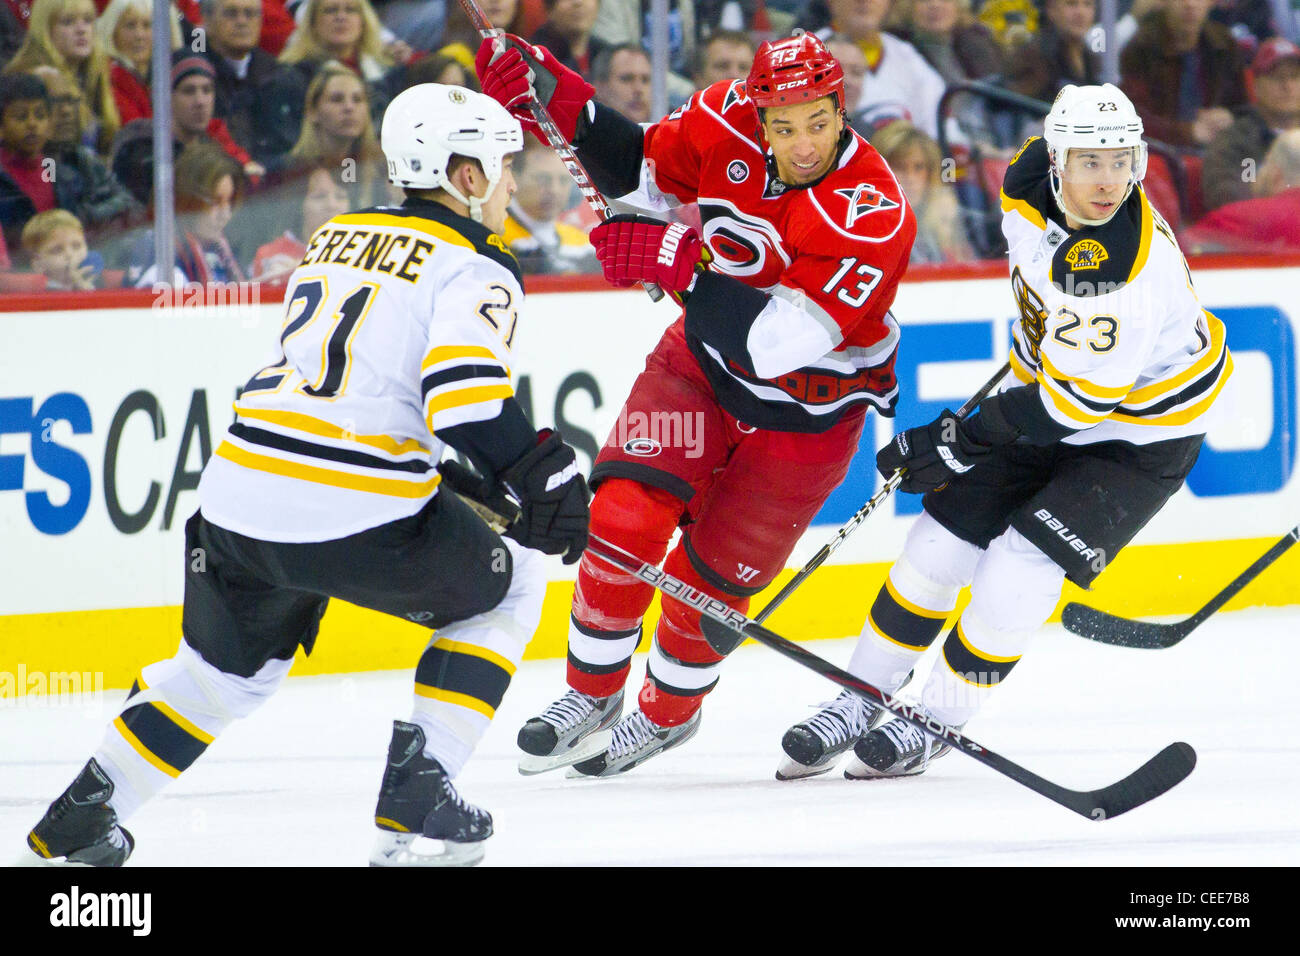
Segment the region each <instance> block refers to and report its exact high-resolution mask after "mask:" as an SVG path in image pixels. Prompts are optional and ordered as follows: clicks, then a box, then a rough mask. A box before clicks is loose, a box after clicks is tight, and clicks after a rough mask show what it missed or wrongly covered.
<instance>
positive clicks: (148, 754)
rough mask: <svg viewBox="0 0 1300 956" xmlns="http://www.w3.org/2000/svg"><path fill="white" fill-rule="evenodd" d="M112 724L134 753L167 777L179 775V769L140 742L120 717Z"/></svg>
mask: <svg viewBox="0 0 1300 956" xmlns="http://www.w3.org/2000/svg"><path fill="white" fill-rule="evenodd" d="M113 726H114V727H116V728H117V732H118V733H119V734H121V735H122V739H123V740H125V741H126V742H127V743H128V744H130V745H131V747H132V748H133V749H134V750H135V752H136V753H138V754H139V755H140V756H141V757H143V758H144V759H145V760H147V761H148V762H149V763H151V764H152V765H153V766H154V767H156V768H158V769H159V770H161V771H162V772H163V773H165V774H167V776H169V777H179V776H180V775H181V772H180V771H179V770H177V769H176V768H175V767H173V766H172V765H171V764H169V763H168V762H167V761H165V760H163V759H162V758H161V757H159V756H157V755H156V754H155V753H154V752H153V751H152V750H150V749H149V748H148V747H146V746H145V745H144V744H142V743H141V742H140V738H139V737H137V736H136V735H135V734H133V733H131V730H130V728H129V727H127V726H126V724H125V723H124V722H123V720H122V718H121V717H118V718H117V719H116V720H114V721H113Z"/></svg>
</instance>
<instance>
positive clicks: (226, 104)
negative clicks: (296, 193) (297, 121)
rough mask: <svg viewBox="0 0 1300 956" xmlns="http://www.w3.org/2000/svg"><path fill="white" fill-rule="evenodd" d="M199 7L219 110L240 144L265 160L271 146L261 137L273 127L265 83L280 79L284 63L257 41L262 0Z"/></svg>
mask: <svg viewBox="0 0 1300 956" xmlns="http://www.w3.org/2000/svg"><path fill="white" fill-rule="evenodd" d="M200 7H201V9H202V10H203V22H204V24H205V25H206V29H207V50H206V51H204V55H205V56H206V57H207V58H208V59H209V60H210V61H212V67H213V69H214V70H215V71H216V115H217V116H218V117H219V118H221V119H223V120H225V122H226V126H227V127H229V129H230V135H231V136H233V137H234V139H235V142H236V143H238V144H239V145H240V146H241V147H243V149H244V150H246V151H247V152H248V153H250V154H252V156H253V157H254V158H255V159H257V160H259V161H264V157H266V156H267V154H268V153H272V152H273V149H272V148H269V147H266V146H265V145H264V144H263V143H262V142H260V141H259V137H261V136H268V135H271V134H274V132H275V131H274V130H273V129H271V128H270V127H269V124H268V123H267V122H266V121H265V119H264V116H265V114H266V112H267V110H266V105H265V103H264V87H265V86H266V85H267V84H268V83H270V82H272V81H274V80H276V79H278V77H279V74H280V72H281V71H282V67H280V66H279V64H277V63H276V62H275V58H274V57H273V56H271V55H270V54H269V53H267V52H266V51H265V50H262V49H261V48H259V47H258V45H257V43H258V36H259V35H260V33H261V30H262V3H261V0H201V3H200Z"/></svg>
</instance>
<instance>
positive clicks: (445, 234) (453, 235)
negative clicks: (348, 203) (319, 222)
mask: <svg viewBox="0 0 1300 956" xmlns="http://www.w3.org/2000/svg"><path fill="white" fill-rule="evenodd" d="M333 224H337V225H340V226H386V227H388V228H392V229H406V230H408V231H409V232H422V233H424V234H425V235H426V236H432V237H433V238H434V239H441V240H442V241H443V242H446V243H450V244H451V245H453V246H460V247H461V248H463V249H474V248H475V246H474V243H472V242H470V241H469V240H468V239H466V238H465V237H464V236H462V235H461V234H460V233H459V232H457V231H456V230H455V229H452V228H451V227H449V226H444V225H442V224H441V223H437V222H431V221H430V220H428V219H418V218H416V217H414V216H389V215H385V214H384V213H347V214H345V215H342V216H335V217H334V218H333V219H331V220H330V221H329V223H327V224H326V225H333ZM322 228H323V227H322Z"/></svg>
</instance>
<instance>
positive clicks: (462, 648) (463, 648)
mask: <svg viewBox="0 0 1300 956" xmlns="http://www.w3.org/2000/svg"><path fill="white" fill-rule="evenodd" d="M433 646H434V647H436V648H438V650H440V651H447V652H448V653H451V654H467V655H469V656H470V657H477V658H479V659H481V660H485V661H487V662H488V663H489V664H495V665H496V666H497V667H499V668H501V669H502V670H503V671H505V672H506V673H507V674H509V675H510V676H511V677H514V676H515V665H514V664H512V663H511V662H510V661H509V660H507V659H506V658H504V657H502V656H501V655H500V654H498V653H497V652H496V651H492V650H488V649H487V648H486V647H480V646H479V645H477V644H466V643H465V642H464V641H453V640H452V639H451V638H449V637H444V638H442V639H441V640H438V641H435V642H434V645H433Z"/></svg>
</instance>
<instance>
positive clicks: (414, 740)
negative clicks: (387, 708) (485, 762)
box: [370, 720, 492, 866]
mask: <svg viewBox="0 0 1300 956" xmlns="http://www.w3.org/2000/svg"><path fill="white" fill-rule="evenodd" d="M375 826H377V827H378V828H379V830H380V833H379V837H378V838H377V839H376V841H375V847H374V849H373V850H372V851H371V853H370V865H371V866H473V865H474V864H475V863H478V862H479V861H480V860H482V859H483V854H484V852H485V850H486V847H485V843H484V841H486V840H487V838H488V837H490V836H491V835H492V815H491V814H489V813H488V812H487V811H486V810H480V809H479V808H478V807H476V806H474V805H473V804H469V803H466V802H465V801H464V800H463V799H462V798H461V796H460V794H458V793H457V792H456V788H455V787H454V786H452V783H451V778H450V777H448V776H447V771H446V770H444V769H443V766H442V764H440V763H439V762H438V761H436V760H434V759H433V758H432V757H426V756H425V755H424V731H423V730H421V729H420V728H419V727H418V726H417V725H415V724H408V723H406V722H405V721H401V720H395V721H393V739H392V741H391V742H390V743H389V745H388V769H387V770H385V771H384V780H383V783H381V784H380V786H379V802H378V803H377V804H376V805H375Z"/></svg>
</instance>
